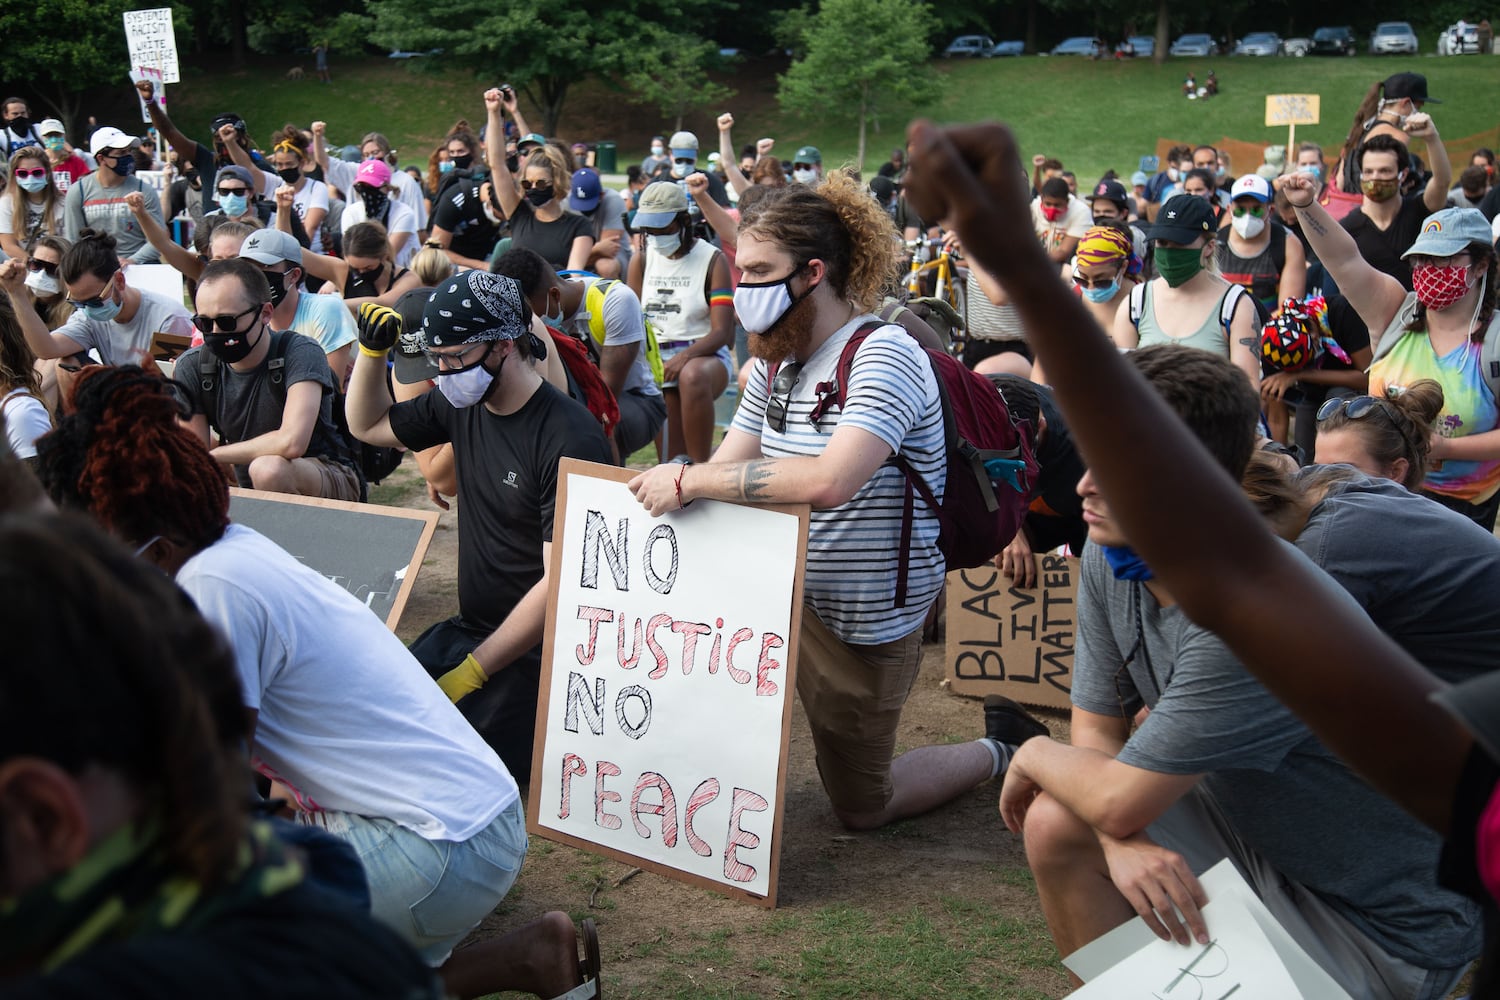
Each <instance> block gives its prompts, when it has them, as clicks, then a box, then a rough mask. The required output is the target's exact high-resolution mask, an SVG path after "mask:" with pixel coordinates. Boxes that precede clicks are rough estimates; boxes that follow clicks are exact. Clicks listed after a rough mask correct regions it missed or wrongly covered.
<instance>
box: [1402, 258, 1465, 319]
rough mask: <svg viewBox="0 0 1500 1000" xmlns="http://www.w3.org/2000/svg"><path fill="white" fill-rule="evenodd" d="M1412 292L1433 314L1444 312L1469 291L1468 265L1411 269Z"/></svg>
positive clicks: (1424, 266)
mask: <svg viewBox="0 0 1500 1000" xmlns="http://www.w3.org/2000/svg"><path fill="white" fill-rule="evenodd" d="M1411 290H1412V291H1414V292H1416V293H1417V301H1418V302H1420V303H1422V304H1423V305H1424V306H1426V307H1427V308H1428V309H1431V310H1432V311H1433V312H1442V311H1443V310H1444V309H1447V308H1448V307H1449V306H1451V305H1453V303H1455V302H1457V301H1458V300H1459V299H1461V298H1463V297H1464V293H1466V292H1467V291H1468V290H1469V265H1468V264H1441V265H1433V264H1426V265H1422V266H1419V267H1414V268H1412V269H1411Z"/></svg>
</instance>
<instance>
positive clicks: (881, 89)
mask: <svg viewBox="0 0 1500 1000" xmlns="http://www.w3.org/2000/svg"><path fill="white" fill-rule="evenodd" d="M929 17H930V12H929V11H928V9H927V5H926V4H925V3H912V2H910V0H823V5H822V7H821V8H820V9H819V10H818V12H817V13H816V14H815V15H813V17H812V20H811V22H810V24H809V26H808V28H807V32H806V35H805V36H804V38H803V40H802V45H801V46H800V48H799V52H800V54H799V57H798V58H797V60H796V61H795V62H793V63H792V65H791V67H790V68H788V70H787V71H786V73H784V74H783V75H782V76H781V77H780V87H779V89H778V91H777V100H778V101H780V103H781V106H782V107H783V108H784V109H785V110H787V111H790V112H795V113H800V114H805V115H808V116H810V117H814V118H824V119H832V120H837V121H849V120H850V119H854V120H856V121H858V123H859V154H858V156H859V160H858V162H859V164H860V165H861V166H863V164H864V161H865V134H866V129H867V127H868V126H869V125H871V124H872V123H873V124H876V125H877V127H878V123H879V116H880V115H881V114H888V113H895V112H897V111H900V110H902V109H905V108H909V107H912V106H914V105H917V104H920V103H922V102H924V101H929V100H932V99H933V98H935V97H936V96H937V93H938V85H937V77H936V75H935V74H934V73H933V71H932V67H931V66H930V65H929V63H928V60H929V58H930V56H931V52H930V50H929V48H928V45H927V26H928V24H929V23H930V22H929Z"/></svg>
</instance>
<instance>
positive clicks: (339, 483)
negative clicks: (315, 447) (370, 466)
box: [298, 455, 359, 503]
mask: <svg viewBox="0 0 1500 1000" xmlns="http://www.w3.org/2000/svg"><path fill="white" fill-rule="evenodd" d="M298 461H302V462H311V463H313V464H314V465H316V466H317V467H318V496H320V497H322V498H324V499H325V500H348V501H351V502H353V503H358V502H359V476H358V474H356V473H355V471H354V469H352V468H351V467H349V466H347V465H344V464H343V463H342V462H335V461H333V460H332V459H330V458H326V457H324V456H321V455H320V456H318V457H317V458H303V459H298Z"/></svg>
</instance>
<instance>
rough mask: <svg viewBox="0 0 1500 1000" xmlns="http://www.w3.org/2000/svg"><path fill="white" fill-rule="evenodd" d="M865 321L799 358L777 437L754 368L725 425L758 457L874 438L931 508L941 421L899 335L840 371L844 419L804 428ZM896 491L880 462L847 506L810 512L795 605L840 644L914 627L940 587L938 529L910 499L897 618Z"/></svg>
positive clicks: (914, 356) (836, 414) (831, 417)
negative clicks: (863, 435) (904, 466)
mask: <svg viewBox="0 0 1500 1000" xmlns="http://www.w3.org/2000/svg"><path fill="white" fill-rule="evenodd" d="M875 319H876V317H874V316H870V315H865V316H859V317H856V318H855V319H852V320H850V321H849V322H848V323H847V324H846V325H844V326H843V327H841V328H840V329H839V330H838V331H837V332H836V333H834V335H833V336H832V337H830V338H828V340H827V341H826V342H824V343H823V345H822V346H820V347H819V348H818V350H817V351H816V352H815V353H814V354H813V356H812V357H810V358H808V360H807V363H806V365H805V366H804V367H803V369H802V371H801V372H800V374H799V376H798V379H797V383H796V385H794V386H793V387H792V391H791V397H790V401H789V403H788V407H787V421H786V431H785V433H778V432H777V431H776V430H775V429H774V428H772V427H770V426H769V425H768V424H767V423H766V420H765V413H766V404H767V400H768V397H769V393H768V391H767V384H766V371H767V367H766V363H765V362H764V361H757V362H756V363H755V367H754V369H753V370H752V372H751V375H750V382H749V384H748V385H747V386H746V387H745V397H744V400H743V401H742V402H741V403H740V407H739V410H738V411H737V412H736V413H735V416H734V427H735V429H737V430H740V431H743V432H745V433H747V434H753V435H756V436H757V437H759V438H760V450H761V453H762V454H763V455H765V456H766V457H767V458H788V457H794V456H815V455H820V454H822V453H823V449H824V448H826V447H827V446H828V442H829V439H830V438H831V437H832V436H833V434H834V431H835V429H836V428H837V427H838V426H839V425H841V424H842V425H848V426H852V427H858V428H860V429H861V430H864V431H867V432H868V433H870V434H874V435H875V436H876V437H878V438H879V439H880V440H882V441H884V442H885V443H886V444H887V445H889V446H890V447H891V450H892V451H893V452H899V453H900V454H901V455H902V456H904V457H905V458H906V460H907V461H908V462H909V463H910V464H911V466H912V468H913V470H914V471H915V472H916V473H917V474H919V475H921V476H922V477H923V479H924V480H926V482H927V484H928V486H929V487H931V489H932V491H933V493H934V494H935V495H936V496H937V497H939V498H941V497H942V496H943V493H944V488H945V486H946V485H947V474H948V467H947V462H946V456H945V454H944V447H943V411H942V406H941V403H940V401H939V397H938V387H937V380H936V377H935V376H934V375H933V373H932V366H931V364H930V362H928V360H927V358H926V357H925V356H924V355H923V353H922V349H921V347H920V346H919V345H918V344H917V342H916V341H915V340H913V339H912V338H911V335H910V334H908V333H907V332H906V331H905V330H903V329H902V328H901V327H899V326H895V325H886V326H883V327H881V328H880V329H878V330H876V331H875V332H874V333H872V334H870V336H869V337H868V338H867V339H866V340H865V342H864V343H863V344H861V345H860V348H859V352H858V353H857V354H856V355H855V357H854V364H853V366H852V368H851V370H850V375H849V387H848V391H847V393H846V394H845V400H844V408H843V411H842V412H840V411H839V410H838V409H834V410H833V411H832V412H830V413H828V414H826V415H825V416H824V417H823V418H822V420H820V421H819V422H818V423H817V424H816V425H814V424H812V423H811V422H810V419H809V418H810V417H811V415H812V409H813V405H814V392H815V387H816V386H817V385H818V384H819V383H820V382H826V383H831V382H833V380H834V375H835V370H836V368H837V366H838V360H839V355H840V354H841V353H842V352H843V349H844V345H845V344H846V343H848V341H849V338H850V336H852V335H853V333H854V331H855V330H857V329H858V328H859V327H860V326H861V325H863V324H865V323H867V322H870V321H872V320H875ZM905 490H906V480H905V477H904V476H903V475H902V474H901V470H900V469H897V468H896V467H895V466H894V465H891V464H890V463H886V464H883V465H881V466H880V468H879V469H877V470H876V472H875V474H874V475H873V476H872V477H870V480H869V482H867V483H865V484H864V485H863V486H861V487H860V488H859V489H858V490H857V491H856V492H855V494H854V496H853V497H852V498H851V499H850V500H849V501H848V502H847V503H845V504H842V505H840V506H838V507H834V508H831V509H829V510H815V511H813V512H812V521H811V524H810V527H809V531H808V539H807V571H806V574H805V578H804V585H803V595H804V600H805V601H806V603H807V604H808V606H809V607H810V608H812V610H813V611H815V612H816V613H817V615H818V617H819V618H820V619H822V620H823V622H824V623H825V624H826V625H827V626H828V627H829V629H830V630H832V632H833V633H834V634H835V635H837V636H838V637H839V638H840V639H842V640H843V641H844V642H847V643H853V644H858V645H872V644H875V643H881V642H890V641H891V640H893V639H899V638H901V637H903V636H906V635H909V634H910V633H912V632H914V631H915V630H916V629H918V628H920V627H921V625H922V622H923V619H924V618H925V617H926V615H927V609H928V607H929V606H930V605H931V604H932V602H933V600H935V599H936V597H937V594H938V590H939V589H940V588H941V587H942V584H943V574H944V566H945V564H944V560H943V554H942V552H941V550H939V549H938V544H937V542H938V518H937V515H936V514H935V513H934V512H933V511H932V510H931V509H929V508H928V506H927V504H926V503H924V502H923V500H922V499H921V497H920V496H918V497H917V498H916V501H915V505H914V512H915V513H914V520H913V524H912V534H911V549H910V554H909V557H908V559H909V561H908V566H907V594H906V604H905V605H904V606H903V607H899V608H898V607H896V606H895V604H896V598H895V593H896V571H897V567H898V563H899V559H900V545H901V520H902V510H903V505H904V502H905Z"/></svg>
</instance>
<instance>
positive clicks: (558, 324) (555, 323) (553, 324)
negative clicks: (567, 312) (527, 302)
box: [542, 292, 563, 333]
mask: <svg viewBox="0 0 1500 1000" xmlns="http://www.w3.org/2000/svg"><path fill="white" fill-rule="evenodd" d="M542 324H543V325H544V326H547V327H549V328H550V329H553V330H556V331H558V332H559V333H561V332H562V328H563V310H562V298H561V297H560V296H559V298H558V302H557V315H556V316H554V315H552V294H551V293H550V292H549V293H548V294H547V311H546V312H545V313H543V314H542Z"/></svg>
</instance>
